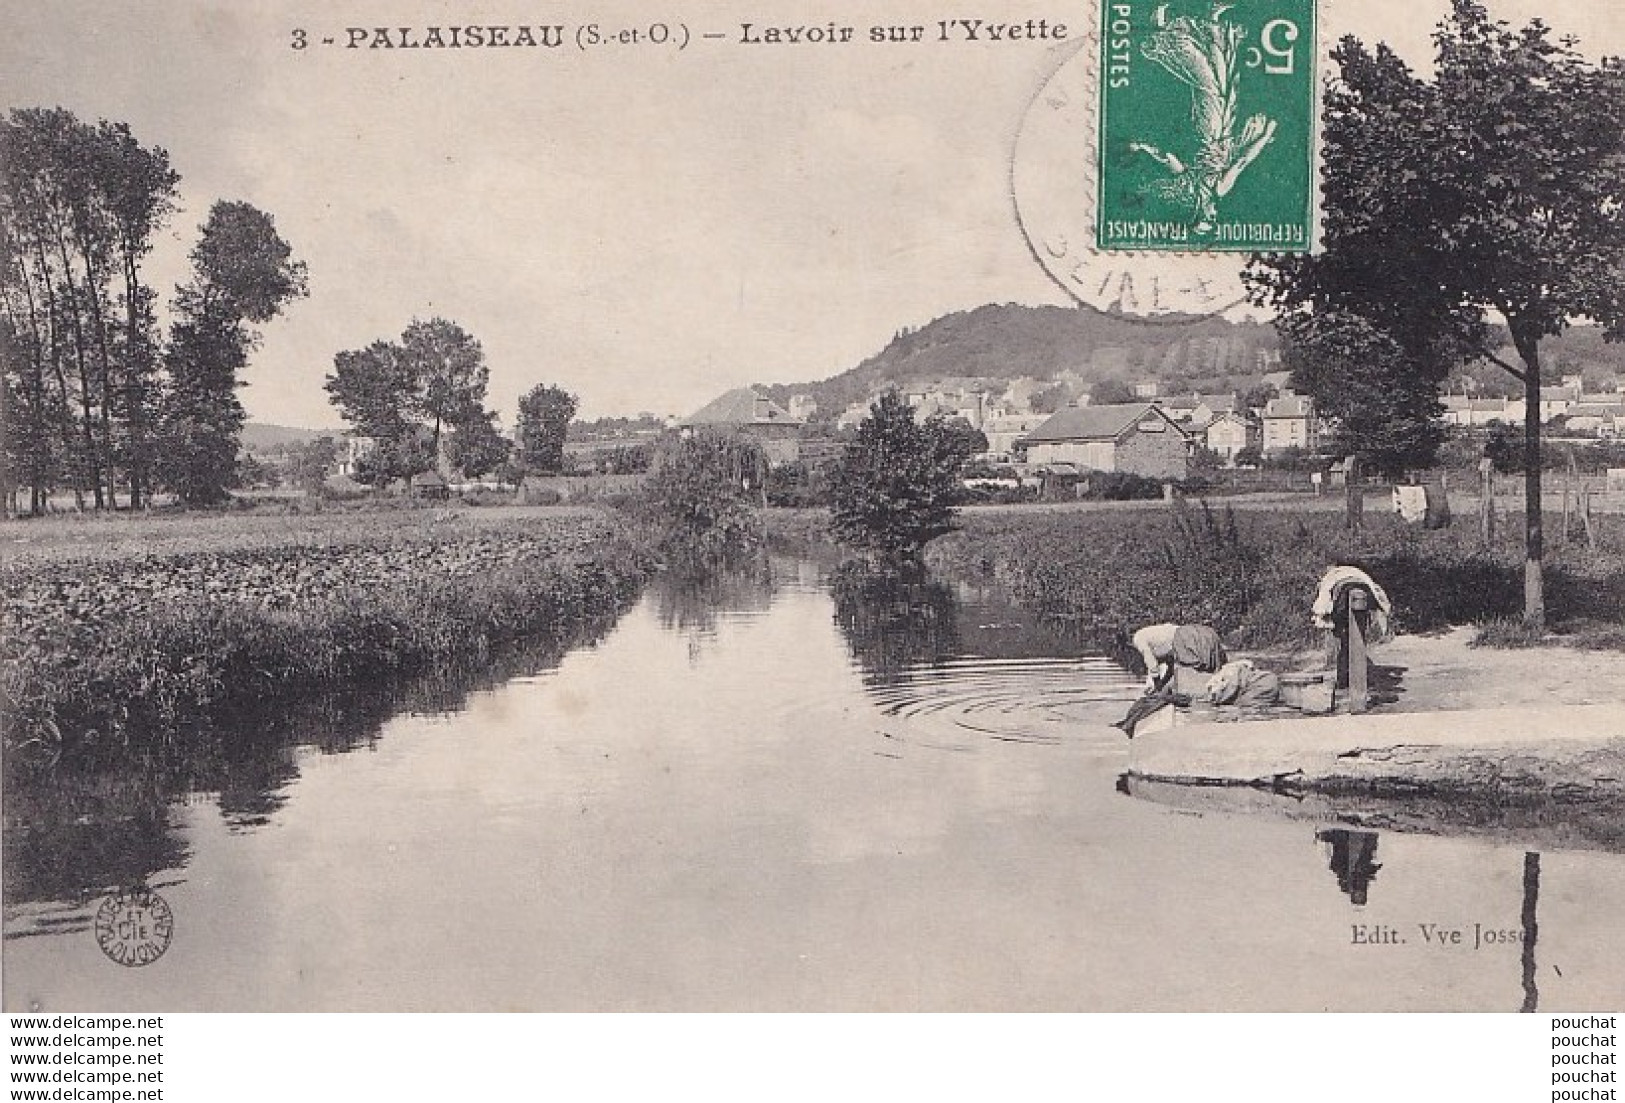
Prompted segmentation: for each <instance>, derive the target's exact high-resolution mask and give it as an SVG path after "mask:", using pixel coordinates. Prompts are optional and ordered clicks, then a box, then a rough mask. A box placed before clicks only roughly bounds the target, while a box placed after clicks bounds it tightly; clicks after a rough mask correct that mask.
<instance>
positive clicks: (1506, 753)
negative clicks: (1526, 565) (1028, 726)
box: [1122, 704, 1625, 851]
mask: <svg viewBox="0 0 1625 1103" xmlns="http://www.w3.org/2000/svg"><path fill="white" fill-rule="evenodd" d="M1122 786H1123V788H1124V791H1125V792H1128V793H1130V794H1132V795H1134V796H1137V797H1140V798H1142V799H1148V800H1152V801H1155V802H1157V803H1162V804H1168V805H1173V806H1176V807H1181V808H1186V809H1188V810H1191V811H1231V812H1242V813H1255V814H1256V813H1261V812H1264V813H1272V814H1275V815H1281V816H1287V817H1289V818H1292V819H1305V820H1315V821H1319V822H1335V823H1344V824H1358V825H1363V826H1369V827H1385V828H1388V829H1396V830H1401V831H1404V830H1420V831H1430V832H1439V831H1443V832H1446V833H1458V832H1460V833H1467V834H1491V835H1494V836H1496V837H1497V838H1500V839H1502V840H1506V839H1509V838H1516V839H1523V840H1526V841H1527V842H1528V844H1529V845H1530V846H1532V847H1535V848H1543V847H1548V846H1579V847H1584V848H1588V849H1594V848H1601V849H1607V850H1615V851H1621V850H1625V705H1618V704H1607V705H1557V706H1552V707H1548V708H1531V707H1527V706H1521V707H1516V708H1492V709H1478V710H1470V711H1469V710H1462V711H1455V712H1423V713H1386V714H1384V713H1374V714H1373V713H1367V714H1364V715H1358V716H1355V715H1342V716H1327V717H1319V718H1302V719H1281V720H1258V721H1252V722H1236V723H1197V724H1184V725H1180V726H1176V727H1172V728H1167V729H1164V730H1162V731H1157V732H1150V733H1147V734H1145V735H1143V736H1141V737H1139V738H1136V739H1134V740H1133V741H1132V742H1131V743H1130V744H1129V769H1128V772H1127V774H1126V776H1125V777H1124V780H1123V782H1122Z"/></svg>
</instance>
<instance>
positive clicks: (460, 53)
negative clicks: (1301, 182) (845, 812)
mask: <svg viewBox="0 0 1625 1103" xmlns="http://www.w3.org/2000/svg"><path fill="white" fill-rule="evenodd" d="M1239 2H1240V3H1241V4H1242V5H1243V6H1245V5H1246V4H1248V3H1250V2H1265V0H1239ZM1446 7H1447V0H1321V12H1322V18H1323V20H1324V23H1325V25H1326V27H1327V29H1328V31H1329V32H1330V33H1331V34H1333V35H1341V34H1345V33H1353V34H1356V35H1358V36H1359V37H1361V38H1363V39H1365V40H1366V41H1368V42H1374V41H1378V40H1382V41H1387V42H1389V43H1390V44H1391V45H1393V46H1394V47H1395V48H1396V49H1397V50H1398V51H1399V52H1400V53H1401V54H1402V55H1403V56H1405V57H1406V58H1407V59H1408V60H1410V61H1411V62H1412V63H1413V64H1414V65H1416V66H1418V67H1419V68H1425V67H1426V64H1427V59H1428V57H1429V55H1430V52H1431V51H1430V46H1429V42H1428V35H1429V33H1430V32H1431V30H1432V28H1433V26H1434V25H1435V24H1436V22H1437V21H1438V19H1439V17H1440V16H1441V15H1442V14H1443V13H1444V11H1445V8H1446ZM10 8H11V10H12V11H13V12H14V13H18V14H17V17H16V18H14V19H12V20H11V21H10V26H9V27H8V33H7V34H6V35H4V36H0V105H3V106H4V107H6V108H15V107H25V106H50V105H61V106H64V107H67V108H69V109H70V110H72V111H74V112H76V113H77V114H78V115H79V116H80V117H81V118H83V119H86V120H87V121H89V120H92V119H96V118H110V119H118V120H123V121H125V122H127V123H129V124H130V126H131V128H132V129H133V131H134V133H135V135H136V136H137V138H138V139H139V140H141V141H142V142H143V143H144V144H147V145H159V146H163V147H164V148H166V149H167V150H168V151H169V153H170V156H171V159H172V163H173V166H174V167H175V169H176V170H177V171H178V172H180V174H181V176H182V204H183V210H182V211H181V212H180V213H179V214H178V215H177V216H176V217H175V218H174V219H173V220H172V221H171V223H170V224H169V226H168V227H167V228H166V231H165V234H164V236H163V239H162V240H161V241H160V242H159V243H158V248H157V249H156V250H155V252H154V255H153V257H152V258H151V261H150V263H149V266H148V274H149V278H150V279H151V281H152V282H153V283H154V285H155V286H157V287H159V288H161V289H164V290H165V291H166V293H167V289H169V288H171V287H173V285H174V284H175V283H176V282H177V281H179V280H181V279H183V278H184V276H185V266H186V251H187V250H188V249H189V248H190V247H191V245H192V243H193V242H194V241H195V240H196V233H197V227H198V225H199V224H200V223H201V222H202V221H203V219H204V217H205V216H206V215H207V213H208V208H209V205H210V204H211V203H212V202H213V201H214V200H216V199H222V198H223V199H236V200H244V201H247V202H249V203H252V204H254V205H256V206H258V207H260V208H262V209H264V210H266V211H268V212H270V213H271V214H272V215H273V216H274V218H275V219H276V223H277V227H278V230H279V231H280V232H281V234H282V235H283V237H284V238H286V239H287V240H288V241H289V242H290V244H292V246H293V248H294V251H295V254H296V255H297V256H298V257H299V258H300V259H302V260H303V261H304V262H305V263H306V264H307V266H308V268H309V277H310V294H309V296H308V298H306V299H303V300H300V301H298V302H295V303H292V304H291V305H290V306H289V307H288V308H287V310H286V311H285V313H284V315H283V316H282V317H280V318H278V319H276V320H275V321H273V322H272V323H270V324H269V325H268V326H266V327H265V329H264V333H263V341H262V344H261V346H260V347H259V349H258V350H257V352H256V353H255V355H254V357H253V361H252V363H251V365H250V367H249V368H248V370H247V373H246V382H247V386H246V387H245V388H244V389H243V391H242V398H243V402H244V405H245V406H246V407H247V408H248V410H249V414H250V417H252V418H253V419H255V420H258V421H265V422H273V423H277V424H284V425H297V426H306V427H311V428H324V429H326V428H341V427H342V421H341V420H340V417H339V415H338V412H337V411H336V410H334V409H333V408H332V407H331V406H330V405H329V404H328V401H327V395H326V393H325V392H324V391H323V390H322V381H323V379H324V378H325V376H326V375H327V374H328V373H329V372H330V371H331V370H332V364H333V356H334V354H335V353H336V352H339V351H341V350H344V349H352V348H360V347H363V346H365V345H367V344H370V343H371V342H372V341H374V340H378V339H392V338H396V337H398V336H399V335H400V333H401V331H402V330H404V329H405V328H406V326H407V324H408V323H409V322H410V321H411V320H412V319H413V318H428V317H432V316H442V317H446V318H450V319H452V320H454V321H456V322H458V323H459V324H461V325H462V326H463V327H464V328H465V329H467V330H468V331H469V332H470V333H472V334H473V335H474V336H475V337H477V338H478V339H479V340H480V341H481V342H482V344H483V346H484V349H485V352H486V356H487V360H488V363H489V365H490V369H491V387H490V395H489V400H488V401H489V404H490V405H491V406H492V407H493V408H495V409H496V410H498V412H499V413H500V414H501V416H502V420H503V424H504V425H505V426H507V427H510V428H511V426H512V424H513V414H514V409H515V404H516V402H517V399H518V396H519V395H520V394H521V393H523V392H524V391H526V390H528V389H529V388H530V387H532V386H534V385H536V384H538V383H551V384H556V385H559V386H563V387H565V388H566V389H568V390H570V391H572V392H574V393H575V394H577V395H578V396H579V397H580V400H581V411H580V412H581V415H582V416H585V417H598V416H606V415H632V414H636V413H639V412H644V411H648V412H653V413H656V414H660V415H667V414H678V415H682V414H687V413H691V412H693V411H694V410H695V409H697V408H699V407H700V406H701V405H703V404H704V403H705V402H707V401H709V400H710V399H711V398H713V397H715V396H716V395H718V394H720V393H721V392H723V391H725V390H727V389H730V388H732V387H737V386H741V385H744V384H748V383H753V382H802V381H812V380H817V379H823V378H827V377H828V376H831V375H834V374H837V373H839V372H841V371H844V370H846V369H847V368H850V367H852V366H853V365H855V364H857V363H858V362H859V361H861V360H862V359H864V358H865V357H867V356H869V355H872V354H873V353H875V352H877V351H879V350H880V349H881V348H882V347H884V345H885V344H886V342H887V341H888V340H890V338H891V337H892V335H893V334H894V333H895V332H896V331H897V330H899V329H900V328H903V327H917V326H920V325H923V324H925V323H926V322H929V321H931V320H932V319H933V318H936V317H939V316H941V315H943V314H946V313H949V312H952V311H955V310H966V309H971V308H974V307H976V306H980V305H982V304H985V303H1007V302H1016V303H1027V304H1034V305H1038V304H1055V305H1071V300H1070V299H1068V298H1067V297H1066V296H1065V294H1064V293H1063V292H1062V291H1061V290H1060V289H1059V288H1058V287H1057V286H1056V285H1055V284H1053V283H1052V282H1051V281H1050V279H1049V277H1048V276H1047V275H1046V274H1045V273H1044V271H1043V269H1042V268H1040V267H1039V265H1038V264H1037V263H1036V262H1035V261H1034V260H1033V258H1032V255H1031V253H1030V250H1029V247H1028V245H1027V242H1026V240H1025V238H1024V237H1023V236H1022V234H1021V232H1020V229H1019V227H1018V225H1017V221H1016V216H1015V208H1014V203H1013V202H1012V199H1011V194H1010V187H1011V185H1010V161H1011V156H1012V151H1013V149H1014V146H1015V140H1016V135H1017V133H1018V130H1019V127H1020V123H1021V119H1022V116H1023V114H1024V112H1025V111H1026V109H1027V107H1028V105H1029V103H1030V102H1031V101H1032V99H1033V97H1034V94H1035V92H1037V91H1038V89H1039V88H1040V87H1041V86H1042V85H1043V84H1044V82H1045V80H1046V79H1047V78H1048V77H1049V76H1050V75H1051V74H1052V73H1053V72H1054V71H1055V70H1056V69H1057V67H1058V66H1059V65H1060V64H1061V63H1062V62H1063V61H1064V60H1065V58H1066V56H1067V55H1068V53H1069V52H1070V51H1071V50H1074V49H1076V48H1077V35H1078V34H1079V33H1081V32H1082V30H1083V29H1084V27H1085V26H1087V25H1088V24H1089V23H1090V22H1091V20H1090V17H1089V15H1088V12H1089V11H1090V10H1093V9H1092V7H1091V6H1090V5H1087V4H1084V3H1080V2H1078V0H1066V2H1052V3H1044V2H1040V0H991V2H989V3H982V4H979V5H976V6H975V10H974V11H972V10H969V9H961V8H958V7H953V6H950V5H949V4H947V3H946V0H938V2H936V3H924V2H921V0H877V2H875V3H872V4H866V5H864V6H863V14H862V15H858V14H856V9H855V7H852V8H848V9H846V10H847V11H850V12H852V13H853V14H838V13H839V12H840V10H841V9H837V8H835V7H834V6H833V5H830V4H827V3H824V4H819V3H814V2H813V0H805V2H797V0H756V2H752V3H742V2H736V0H720V2H719V0H701V2H693V0H689V2H687V3H685V2H684V0H674V2H673V3H671V4H670V5H669V6H667V5H656V4H653V3H650V2H648V0H640V2H637V3H631V2H628V0H606V2H604V3H602V4H600V5H594V6H593V7H591V8H590V9H589V8H586V7H585V6H583V5H570V6H569V10H566V9H565V8H564V7H563V6H558V5H553V6H549V5H540V6H537V5H533V4H512V3H505V2H501V0H496V2H491V0H467V2H460V3H446V2H436V0H415V2H414V0H388V2H387V3H378V2H366V0H363V2H351V3H346V4H344V5H333V4H328V3H324V2H319V0H302V2H289V3H283V2H278V0H258V2H256V3H254V4H252V5H249V4H242V3H239V2H236V0H120V2H119V3H116V4H108V3H106V2H105V0H21V2H20V3H19V2H17V0H14V2H13V4H12V5H11V6H10ZM1490 9H1491V12H1492V14H1494V15H1496V16H1497V17H1499V18H1503V19H1507V20H1509V21H1512V22H1514V23H1522V22H1524V21H1526V20H1527V19H1529V18H1532V17H1535V16H1537V15H1538V16H1539V17H1540V18H1543V19H1544V20H1545V21H1546V22H1547V23H1549V24H1551V25H1552V26H1553V27H1554V28H1556V29H1557V30H1558V31H1560V32H1565V33H1573V34H1575V35H1577V36H1578V37H1579V39H1580V47H1581V49H1582V51H1583V52H1584V53H1586V54H1587V55H1588V56H1592V57H1597V56H1601V55H1604V54H1625V13H1621V12H1618V11H1616V10H1615V5H1613V4H1608V3H1596V2H1595V0H1542V2H1535V0H1491V3H1490ZM333 12H338V14H332V13H333ZM961 17H968V18H981V19H984V20H988V21H994V20H998V21H1010V22H1025V21H1026V20H1034V21H1037V20H1040V19H1042V20H1045V21H1047V22H1048V23H1049V24H1050V25H1052V26H1053V25H1054V24H1056V23H1064V24H1067V25H1068V26H1069V29H1070V37H1069V38H1068V40H1066V41H1063V42H1054V41H1023V42H1010V41H1003V42H997V43H994V42H975V43H969V42H954V43H936V42H929V41H928V42H922V43H918V44H886V45H874V44H870V43H867V42H863V41H861V37H862V35H863V33H864V32H865V30H866V29H867V27H869V26H870V25H873V24H888V25H889V24H898V25H910V26H911V25H924V26H926V27H927V28H928V31H932V30H934V28H935V25H936V22H937V20H939V19H957V18H961ZM832 19H833V21H834V22H836V23H837V24H840V25H852V26H854V27H856V28H857V31H858V34H857V37H858V39H859V41H855V42H853V43H850V44H847V45H828V44H808V43H802V44H797V45H769V44H766V43H762V44H746V43H742V42H740V41H739V38H740V36H741V27H740V25H741V23H743V22H750V23H752V24H753V25H755V26H756V27H758V28H762V27H767V26H774V25H778V26H794V25H809V26H810V25H817V26H824V25H827V24H828V23H830V22H831V21H832ZM526 21H530V22H531V23H532V25H534V24H535V23H536V22H547V23H552V24H564V25H565V26H566V33H567V34H569V35H571V36H573V35H574V34H575V32H576V30H577V29H578V28H580V27H582V26H583V25H584V24H589V23H591V24H597V25H598V27H599V29H600V31H601V32H604V31H609V30H620V29H632V28H636V29H642V30H644V31H647V29H648V28H649V27H650V26H651V24H656V23H661V22H664V24H665V25H667V26H668V27H670V28H671V29H672V33H673V34H678V35H680V34H681V33H682V32H681V26H686V27H687V29H688V32H689V35H690V41H689V44H688V46H687V48H685V49H683V50H677V49H676V48H674V47H673V46H671V45H669V44H668V45H664V46H661V45H651V44H648V43H639V44H633V45H626V46H622V45H618V44H617V45H613V46H600V47H595V48H592V49H587V50H582V49H578V48H577V47H576V46H575V44H574V43H573V42H572V43H569V44H567V45H565V46H564V47H563V48H560V49H556V50H553V49H545V48H538V49H531V48H517V49H460V50H450V49H447V50H424V49H420V50H407V49H399V48H397V49H393V50H385V49H366V48H362V49H355V50H351V49H346V48H345V43H346V42H347V41H348V35H347V31H346V28H348V27H351V26H355V27H362V28H369V27H373V26H375V25H383V26H388V27H394V28H400V27H413V28H418V29H419V30H418V32H417V33H419V34H420V35H421V34H423V33H426V32H425V31H424V30H423V29H424V28H427V27H430V26H435V25H439V26H442V27H447V26H451V25H470V24H498V25H501V24H506V25H510V26H511V25H517V24H519V23H523V22H526ZM300 29H302V30H304V31H305V32H306V34H307V36H308V37H307V41H308V42H310V43H311V45H309V46H308V47H307V48H306V49H304V50H296V49H293V48H292V45H293V42H294V39H295V35H294V32H295V31H296V30H300ZM706 32H710V33H716V34H722V35H724V36H725V37H724V38H723V39H720V40H707V39H704V38H702V37H700V36H701V35H702V34H703V33H706ZM395 35H396V37H397V40H398V36H399V32H398V31H396V32H395ZM322 37H333V38H334V39H335V40H336V41H335V44H334V45H333V46H324V45H321V44H320V39H321V38H322ZM928 37H929V35H928Z"/></svg>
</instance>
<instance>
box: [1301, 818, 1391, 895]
mask: <svg viewBox="0 0 1625 1103" xmlns="http://www.w3.org/2000/svg"><path fill="white" fill-rule="evenodd" d="M1315 838H1316V839H1317V840H1319V841H1320V842H1323V843H1328V844H1330V847H1331V871H1332V873H1333V874H1334V875H1335V876H1336V877H1337V887H1338V888H1340V889H1342V890H1343V892H1344V894H1345V895H1347V896H1348V898H1349V900H1351V901H1352V902H1353V903H1354V904H1356V905H1357V906H1361V907H1363V906H1364V905H1365V902H1366V896H1367V893H1368V892H1369V890H1370V888H1371V882H1372V881H1375V880H1376V879H1377V871H1378V870H1379V869H1381V868H1382V866H1380V865H1378V864H1377V863H1376V861H1375V858H1376V856H1377V833H1376V832H1375V831H1350V830H1348V829H1347V828H1343V827H1328V828H1326V829H1325V830H1324V831H1317V832H1315Z"/></svg>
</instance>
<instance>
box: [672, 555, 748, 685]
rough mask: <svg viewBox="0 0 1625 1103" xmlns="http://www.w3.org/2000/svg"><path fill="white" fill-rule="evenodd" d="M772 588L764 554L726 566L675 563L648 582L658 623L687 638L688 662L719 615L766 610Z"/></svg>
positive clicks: (709, 635) (714, 628)
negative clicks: (678, 565)
mask: <svg viewBox="0 0 1625 1103" xmlns="http://www.w3.org/2000/svg"><path fill="white" fill-rule="evenodd" d="M775 589H776V588H775V584H774V575H773V565H772V563H771V562H770V561H769V560H768V559H767V558H766V557H765V556H764V557H762V558H761V559H758V560H755V561H752V562H747V563H743V564H738V565H734V566H730V567H726V568H716V569H704V568H700V567H695V566H683V567H676V568H673V569H672V570H668V571H666V572H664V573H662V574H660V575H659V576H657V577H656V578H655V579H654V581H653V582H652V583H651V584H650V592H651V593H652V595H653V597H654V603H655V615H656V616H657V617H658V618H659V620H660V626H661V627H662V628H665V629H666V630H668V631H671V632H677V633H680V634H681V635H683V636H685V637H686V638H687V639H688V641H689V657H690V659H691V660H694V659H697V658H698V654H699V651H700V648H701V645H702V644H703V643H704V642H706V641H709V640H713V639H715V638H716V634H717V619H718V617H719V615H721V614H724V613H761V612H765V611H766V610H767V608H768V606H769V605H771V604H772V603H773V595H774V593H775Z"/></svg>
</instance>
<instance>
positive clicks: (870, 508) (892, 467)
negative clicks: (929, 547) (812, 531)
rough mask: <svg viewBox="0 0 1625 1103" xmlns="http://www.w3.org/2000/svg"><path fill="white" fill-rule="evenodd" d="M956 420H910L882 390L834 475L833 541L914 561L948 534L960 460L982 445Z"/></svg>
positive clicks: (893, 395)
mask: <svg viewBox="0 0 1625 1103" xmlns="http://www.w3.org/2000/svg"><path fill="white" fill-rule="evenodd" d="M986 443H987V442H986V440H985V438H982V436H981V434H980V433H976V432H975V431H974V430H970V429H969V427H968V426H965V424H964V423H963V422H958V423H955V422H951V421H946V420H944V419H943V418H941V417H929V418H926V420H925V421H924V422H918V421H915V419H914V411H913V409H911V408H910V407H909V405H908V403H907V402H906V401H904V399H903V397H902V395H900V394H898V393H897V392H896V391H887V392H886V393H885V394H883V395H881V397H880V399H879V400H878V401H877V402H876V403H875V404H874V406H872V407H871V408H870V411H869V417H868V419H867V420H865V421H864V422H863V423H862V424H861V425H859V426H858V435H857V439H856V440H855V441H853V442H852V443H851V444H849V445H848V446H847V447H846V450H845V452H843V453H842V455H841V460H840V462H839V464H837V465H836V468H835V471H834V474H833V496H834V497H833V502H832V504H831V507H830V512H831V529H832V531H833V532H834V534H835V537H836V539H837V540H839V541H841V542H842V543H844V544H848V545H850V546H852V547H855V548H861V549H863V550H865V551H870V552H875V553H877V554H878V555H879V556H881V557H882V558H888V559H899V560H907V559H917V558H918V557H919V555H920V552H921V550H922V549H923V548H924V547H925V545H926V544H928V543H930V542H931V541H932V540H935V539H936V538H937V537H939V536H942V535H944V534H946V533H949V532H952V531H953V528H954V517H955V507H956V506H957V505H958V504H959V503H960V501H961V500H962V498H963V495H964V487H963V486H962V485H961V483H960V480H959V468H960V465H961V464H963V463H964V462H965V460H966V459H968V458H969V457H970V456H971V455H972V454H974V452H975V451H976V450H977V449H978V448H985V447H986Z"/></svg>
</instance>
